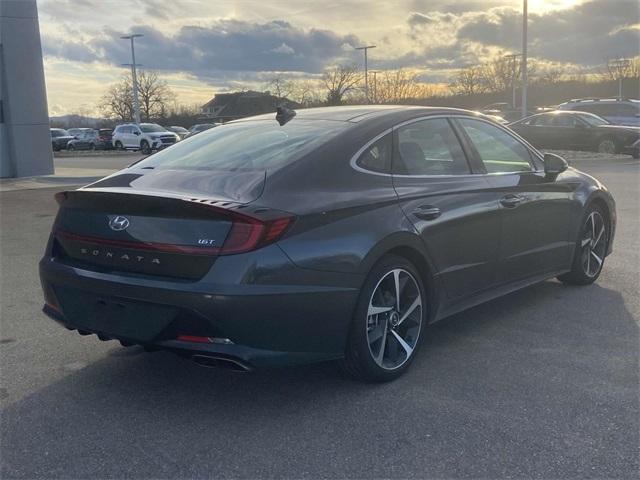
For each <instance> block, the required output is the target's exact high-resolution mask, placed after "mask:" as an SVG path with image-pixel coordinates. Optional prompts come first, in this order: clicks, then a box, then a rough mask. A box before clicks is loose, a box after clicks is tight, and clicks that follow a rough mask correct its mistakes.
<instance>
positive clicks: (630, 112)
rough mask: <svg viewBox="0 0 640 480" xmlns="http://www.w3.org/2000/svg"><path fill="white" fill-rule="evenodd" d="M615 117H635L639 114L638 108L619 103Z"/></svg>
mask: <svg viewBox="0 0 640 480" xmlns="http://www.w3.org/2000/svg"><path fill="white" fill-rule="evenodd" d="M616 110H617V112H616V113H617V115H618V116H620V117H635V116H636V115H639V114H640V107H639V106H634V105H629V104H628V103H621V104H619V105H618V106H617V109H616Z"/></svg>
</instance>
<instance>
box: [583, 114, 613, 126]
mask: <svg viewBox="0 0 640 480" xmlns="http://www.w3.org/2000/svg"><path fill="white" fill-rule="evenodd" d="M580 118H581V119H582V120H584V121H585V122H587V123H588V124H589V125H591V126H592V127H597V126H600V125H611V122H609V121H607V120H605V119H604V118H602V117H600V116H598V115H595V114H593V113H581V114H580Z"/></svg>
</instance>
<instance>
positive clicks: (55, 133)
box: [51, 130, 69, 137]
mask: <svg viewBox="0 0 640 480" xmlns="http://www.w3.org/2000/svg"><path fill="white" fill-rule="evenodd" d="M51 136H52V137H68V136H69V132H67V131H66V130H51Z"/></svg>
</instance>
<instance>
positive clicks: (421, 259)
mask: <svg viewBox="0 0 640 480" xmlns="http://www.w3.org/2000/svg"><path fill="white" fill-rule="evenodd" d="M386 255H397V256H400V257H403V258H406V259H407V260H409V261H410V262H411V263H412V264H413V265H414V266H415V267H416V269H417V270H418V272H419V273H420V279H421V280H422V282H423V284H424V286H425V290H426V293H427V297H428V299H429V302H430V305H431V307H430V308H429V309H428V314H429V321H431V320H432V319H433V318H435V314H436V312H437V309H438V305H439V304H440V297H439V295H440V293H441V292H442V291H443V289H442V288H440V285H439V282H438V274H437V269H436V268H435V265H434V263H433V261H432V260H431V258H430V256H429V253H428V252H427V249H426V246H425V245H424V242H423V241H422V239H421V238H420V237H418V235H417V234H413V233H409V232H398V233H396V234H392V235H390V236H388V237H386V238H385V239H383V240H382V241H381V242H379V243H378V244H377V245H376V246H375V247H374V248H373V249H372V250H371V251H370V252H369V254H368V255H367V256H366V257H365V259H364V260H363V262H362V263H363V268H362V270H363V271H365V272H366V273H367V274H368V273H369V272H370V271H371V269H372V268H373V267H374V265H375V264H376V263H378V262H379V261H380V260H381V259H382V258H383V257H384V256H386Z"/></svg>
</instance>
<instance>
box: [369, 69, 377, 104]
mask: <svg viewBox="0 0 640 480" xmlns="http://www.w3.org/2000/svg"><path fill="white" fill-rule="evenodd" d="M371 73H372V74H373V103H378V77H377V75H378V70H372V71H371Z"/></svg>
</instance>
